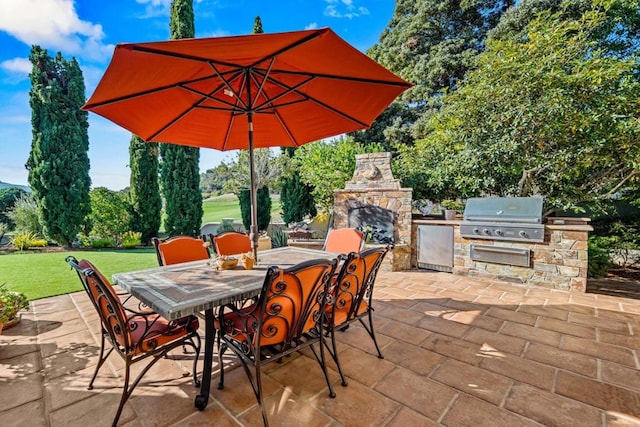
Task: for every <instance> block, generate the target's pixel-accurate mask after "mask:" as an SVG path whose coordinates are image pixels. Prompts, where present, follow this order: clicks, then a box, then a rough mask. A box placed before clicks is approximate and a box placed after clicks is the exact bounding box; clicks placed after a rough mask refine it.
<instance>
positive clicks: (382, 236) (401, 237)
mask: <svg viewBox="0 0 640 427" xmlns="http://www.w3.org/2000/svg"><path fill="white" fill-rule="evenodd" d="M412 195H413V190H412V189H411V188H402V187H401V186H400V180H398V179H394V178H393V174H392V173H391V153H373V154H358V155H356V169H355V171H354V173H353V178H352V179H351V181H348V182H347V183H346V185H345V188H344V190H336V191H334V193H333V196H334V202H333V227H334V228H343V227H353V228H361V229H364V230H365V231H368V232H369V233H368V235H369V236H370V240H369V242H367V245H368V246H375V245H380V244H387V243H393V244H394V247H393V249H392V250H391V251H390V252H389V254H387V257H386V258H385V262H384V265H383V267H382V268H383V269H385V270H392V271H399V270H408V269H409V268H410V267H411V244H412V242H411V201H412Z"/></svg>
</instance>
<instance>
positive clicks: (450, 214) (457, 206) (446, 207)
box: [440, 199, 464, 220]
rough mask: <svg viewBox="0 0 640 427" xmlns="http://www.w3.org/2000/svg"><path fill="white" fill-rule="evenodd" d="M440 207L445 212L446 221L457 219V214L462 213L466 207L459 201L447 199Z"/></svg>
mask: <svg viewBox="0 0 640 427" xmlns="http://www.w3.org/2000/svg"><path fill="white" fill-rule="evenodd" d="M440 206H441V207H442V209H443V211H444V219H446V220H454V219H456V213H458V212H462V210H463V209H464V205H463V204H462V202H459V201H457V200H451V199H446V200H443V201H441V202H440Z"/></svg>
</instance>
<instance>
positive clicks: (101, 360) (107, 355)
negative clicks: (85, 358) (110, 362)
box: [87, 331, 113, 390]
mask: <svg viewBox="0 0 640 427" xmlns="http://www.w3.org/2000/svg"><path fill="white" fill-rule="evenodd" d="M102 332H103V333H102V334H100V336H101V341H100V357H99V360H98V364H97V365H96V370H95V371H94V372H93V376H92V377H91V381H89V386H88V387H87V390H93V382H94V381H95V380H96V377H97V376H98V371H99V370H100V368H101V367H102V365H104V362H105V361H106V360H107V358H108V357H109V355H110V354H111V352H112V351H113V347H111V348H110V349H109V351H108V352H107V354H106V356H105V354H104V343H105V337H104V331H102Z"/></svg>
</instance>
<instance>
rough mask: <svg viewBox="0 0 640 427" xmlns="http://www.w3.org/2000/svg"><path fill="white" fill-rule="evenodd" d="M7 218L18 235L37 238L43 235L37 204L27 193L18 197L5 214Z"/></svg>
mask: <svg viewBox="0 0 640 427" xmlns="http://www.w3.org/2000/svg"><path fill="white" fill-rule="evenodd" d="M7 216H8V217H9V219H10V220H11V222H12V223H13V224H14V225H15V230H16V231H17V232H19V233H31V234H35V235H37V236H42V235H43V234H44V233H43V232H42V225H41V224H40V218H39V215H38V204H37V203H36V201H35V199H34V198H33V195H31V194H29V193H23V194H21V195H20V197H18V199H17V200H16V201H15V203H14V205H13V207H12V208H11V209H10V210H9V211H8V212H7Z"/></svg>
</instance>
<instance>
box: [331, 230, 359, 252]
mask: <svg viewBox="0 0 640 427" xmlns="http://www.w3.org/2000/svg"><path fill="white" fill-rule="evenodd" d="M363 240H364V234H363V233H362V232H360V231H358V230H356V229H355V228H334V229H332V230H331V231H330V232H329V234H328V235H327V238H326V240H325V244H324V250H325V251H327V252H335V253H342V254H348V253H350V252H360V249H361V248H362V242H363Z"/></svg>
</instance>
